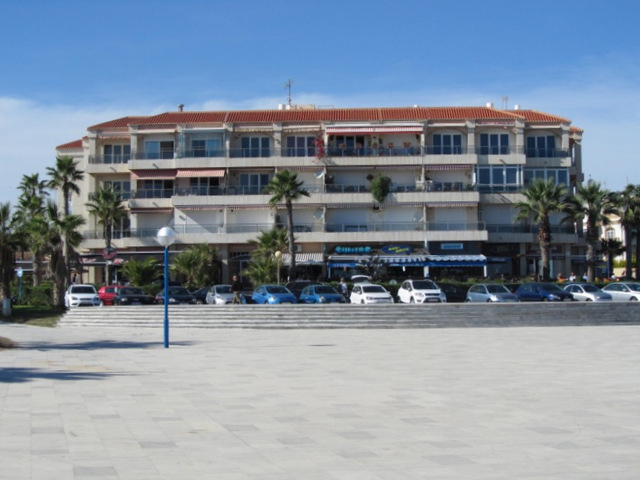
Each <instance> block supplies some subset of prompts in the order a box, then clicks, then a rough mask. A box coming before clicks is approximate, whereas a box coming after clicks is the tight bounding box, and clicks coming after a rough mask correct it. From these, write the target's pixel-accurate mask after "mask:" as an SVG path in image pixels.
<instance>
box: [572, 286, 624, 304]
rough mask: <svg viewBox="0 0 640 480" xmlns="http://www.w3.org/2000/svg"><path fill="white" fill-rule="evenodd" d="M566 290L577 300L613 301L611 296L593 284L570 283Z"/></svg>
mask: <svg viewBox="0 0 640 480" xmlns="http://www.w3.org/2000/svg"><path fill="white" fill-rule="evenodd" d="M564 289H565V290H566V291H567V292H569V293H570V294H571V295H573V298H574V299H575V300H582V301H587V302H610V301H611V300H613V297H612V296H611V294H609V293H607V292H603V291H602V290H600V289H599V288H598V287H596V286H595V285H592V284H591V283H570V284H569V285H565V287H564Z"/></svg>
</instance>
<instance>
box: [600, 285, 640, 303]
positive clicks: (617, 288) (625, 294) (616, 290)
mask: <svg viewBox="0 0 640 480" xmlns="http://www.w3.org/2000/svg"><path fill="white" fill-rule="evenodd" d="M602 291H603V292H607V293H608V294H610V295H611V297H613V300H615V301H621V302H637V301H639V300H640V283H636V282H613V283H610V284H609V285H605V286H604V287H602Z"/></svg>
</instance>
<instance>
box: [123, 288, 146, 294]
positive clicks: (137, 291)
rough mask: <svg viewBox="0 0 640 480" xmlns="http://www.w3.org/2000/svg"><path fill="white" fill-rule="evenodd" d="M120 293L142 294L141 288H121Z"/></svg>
mask: <svg viewBox="0 0 640 480" xmlns="http://www.w3.org/2000/svg"><path fill="white" fill-rule="evenodd" d="M120 295H144V292H143V291H142V289H141V288H121V289H120Z"/></svg>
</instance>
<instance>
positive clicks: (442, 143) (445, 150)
mask: <svg viewBox="0 0 640 480" xmlns="http://www.w3.org/2000/svg"><path fill="white" fill-rule="evenodd" d="M431 153H433V154H434V155H459V154H461V153H462V135H459V134H449V133H446V134H440V133H436V134H435V135H434V136H433V148H432V152H431Z"/></svg>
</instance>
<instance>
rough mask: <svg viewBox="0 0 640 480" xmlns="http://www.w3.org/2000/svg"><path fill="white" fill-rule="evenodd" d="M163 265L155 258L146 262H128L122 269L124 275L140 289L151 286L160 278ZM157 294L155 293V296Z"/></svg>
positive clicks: (132, 260) (150, 258)
mask: <svg viewBox="0 0 640 480" xmlns="http://www.w3.org/2000/svg"><path fill="white" fill-rule="evenodd" d="M161 272H162V265H160V262H158V260H156V259H155V258H153V257H149V258H147V259H145V260H134V259H131V260H128V261H127V263H125V264H124V266H123V267H122V274H123V275H124V276H125V277H126V278H128V279H129V281H130V282H131V283H132V284H133V285H136V286H138V287H142V286H145V285H149V284H151V283H153V282H154V281H155V280H157V279H158V278H160V275H161ZM155 293H156V292H153V294H154V295H155Z"/></svg>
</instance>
